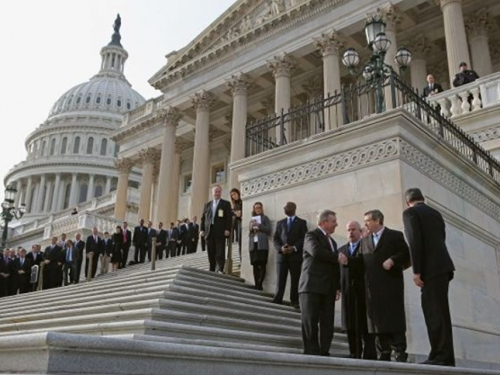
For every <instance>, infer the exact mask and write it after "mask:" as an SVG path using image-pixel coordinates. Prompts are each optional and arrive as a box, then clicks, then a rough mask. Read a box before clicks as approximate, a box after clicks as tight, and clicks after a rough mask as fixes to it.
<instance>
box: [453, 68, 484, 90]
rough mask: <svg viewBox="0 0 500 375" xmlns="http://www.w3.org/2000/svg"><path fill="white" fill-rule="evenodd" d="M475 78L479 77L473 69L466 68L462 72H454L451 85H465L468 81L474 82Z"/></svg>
mask: <svg viewBox="0 0 500 375" xmlns="http://www.w3.org/2000/svg"><path fill="white" fill-rule="evenodd" d="M476 79H479V76H478V75H477V73H476V72H475V71H474V70H470V69H467V70H465V71H463V72H459V73H457V74H455V78H454V79H453V86H454V87H458V86H462V85H466V84H468V83H471V82H474V81H475V80H476Z"/></svg>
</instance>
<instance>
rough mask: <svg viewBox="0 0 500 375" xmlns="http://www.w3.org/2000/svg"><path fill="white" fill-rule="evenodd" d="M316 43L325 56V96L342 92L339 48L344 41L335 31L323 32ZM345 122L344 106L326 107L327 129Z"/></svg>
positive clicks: (342, 45)
mask: <svg viewBox="0 0 500 375" xmlns="http://www.w3.org/2000/svg"><path fill="white" fill-rule="evenodd" d="M314 45H315V46H316V48H317V49H318V50H319V51H320V52H321V55H322V56H323V88H324V97H325V98H327V97H328V95H330V96H334V95H336V94H337V93H340V91H341V89H342V86H341V84H340V64H339V50H340V49H341V48H343V47H344V43H343V42H342V41H340V40H339V35H338V33H336V32H335V31H331V32H329V33H326V34H321V37H319V38H316V39H314ZM342 124H343V117H342V108H341V107H340V105H338V106H332V107H329V108H327V109H325V131H328V130H330V129H335V128H338V127H339V126H341V125H342Z"/></svg>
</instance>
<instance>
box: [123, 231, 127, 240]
mask: <svg viewBox="0 0 500 375" xmlns="http://www.w3.org/2000/svg"><path fill="white" fill-rule="evenodd" d="M125 242H127V231H126V230H125V231H123V243H125Z"/></svg>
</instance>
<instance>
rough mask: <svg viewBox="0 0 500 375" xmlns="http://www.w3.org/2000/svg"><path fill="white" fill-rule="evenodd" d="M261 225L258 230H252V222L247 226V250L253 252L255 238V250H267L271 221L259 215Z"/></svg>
mask: <svg viewBox="0 0 500 375" xmlns="http://www.w3.org/2000/svg"><path fill="white" fill-rule="evenodd" d="M260 220H261V223H260V224H259V225H258V229H253V228H252V222H250V224H249V225H248V228H249V230H248V250H250V251H253V250H254V247H255V245H254V243H255V237H256V236H257V250H269V236H271V230H272V226H271V220H269V218H268V217H267V216H266V215H261V217H260Z"/></svg>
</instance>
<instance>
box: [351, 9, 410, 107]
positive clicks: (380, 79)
mask: <svg viewBox="0 0 500 375" xmlns="http://www.w3.org/2000/svg"><path fill="white" fill-rule="evenodd" d="M385 27H386V23H385V22H384V20H383V18H382V16H381V15H380V14H375V15H373V16H371V17H370V18H369V19H368V20H367V21H366V24H365V35H366V40H367V42H368V47H369V48H370V49H371V50H372V55H371V57H370V59H369V60H368V61H367V62H366V63H365V64H364V65H363V67H362V68H361V70H360V71H357V70H356V66H358V64H359V62H360V59H359V54H358V52H356V50H355V49H354V48H348V49H347V50H346V51H345V53H344V55H343V56H342V63H343V64H344V65H345V66H346V67H347V69H349V72H350V73H351V74H352V75H355V76H359V75H362V76H363V78H364V79H365V80H366V81H367V82H368V83H369V84H371V85H372V86H374V88H375V100H376V109H377V113H382V112H383V111H384V108H385V105H384V103H385V101H384V89H383V86H384V81H385V79H386V77H388V76H390V75H391V74H396V72H395V71H394V69H393V68H392V66H390V65H387V64H386V63H385V62H384V58H385V55H386V53H387V51H388V50H389V47H390V46H391V41H390V39H389V38H388V37H387V36H386V35H385ZM395 61H396V64H397V65H398V66H399V67H400V69H401V71H402V72H403V71H404V70H405V69H406V68H407V67H408V66H409V65H410V63H411V53H410V51H409V50H408V49H407V48H405V47H400V48H398V51H397V53H396V57H395Z"/></svg>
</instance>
